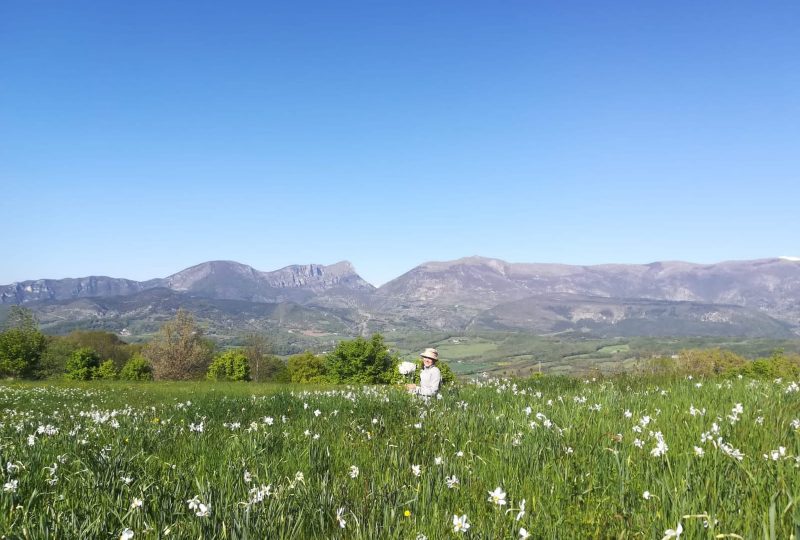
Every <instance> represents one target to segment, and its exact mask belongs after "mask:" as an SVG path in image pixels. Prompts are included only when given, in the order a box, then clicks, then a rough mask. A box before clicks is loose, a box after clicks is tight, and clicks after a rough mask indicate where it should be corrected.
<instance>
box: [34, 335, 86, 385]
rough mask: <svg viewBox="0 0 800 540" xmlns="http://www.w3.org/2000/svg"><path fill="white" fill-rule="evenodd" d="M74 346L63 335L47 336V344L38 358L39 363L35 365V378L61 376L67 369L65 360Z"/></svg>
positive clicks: (70, 354)
mask: <svg viewBox="0 0 800 540" xmlns="http://www.w3.org/2000/svg"><path fill="white" fill-rule="evenodd" d="M76 348H77V347H75V346H74V345H73V344H72V343H71V342H69V341H67V340H66V339H64V337H63V336H48V339H47V346H46V347H45V350H44V352H43V353H42V357H41V358H40V359H39V365H38V366H37V367H36V375H35V376H36V378H37V379H53V378H60V377H63V376H64V373H65V372H66V371H67V360H69V357H70V356H72V353H73V352H74V351H75V349H76Z"/></svg>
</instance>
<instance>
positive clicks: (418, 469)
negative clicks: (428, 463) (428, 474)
mask: <svg viewBox="0 0 800 540" xmlns="http://www.w3.org/2000/svg"><path fill="white" fill-rule="evenodd" d="M411 472H412V473H413V474H414V476H419V475H421V474H422V467H421V466H419V465H412V466H411Z"/></svg>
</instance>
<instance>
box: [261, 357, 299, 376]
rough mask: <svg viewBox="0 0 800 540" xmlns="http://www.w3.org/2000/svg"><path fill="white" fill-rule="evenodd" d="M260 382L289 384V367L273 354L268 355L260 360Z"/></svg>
mask: <svg viewBox="0 0 800 540" xmlns="http://www.w3.org/2000/svg"><path fill="white" fill-rule="evenodd" d="M261 380H262V381H270V382H280V383H286V382H291V380H292V377H291V375H289V367H288V366H287V365H286V362H284V361H283V360H281V359H280V357H278V356H275V355H274V354H268V355H266V356H264V358H263V359H262V360H261Z"/></svg>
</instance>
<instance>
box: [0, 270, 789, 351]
mask: <svg viewBox="0 0 800 540" xmlns="http://www.w3.org/2000/svg"><path fill="white" fill-rule="evenodd" d="M14 304H21V305H25V306H27V307H29V308H31V309H32V310H33V311H34V312H35V313H36V314H37V316H38V317H39V320H40V322H41V324H42V327H43V328H44V329H45V330H46V331H49V332H52V333H64V332H68V331H70V330H73V329H77V328H94V329H97V328H102V329H107V330H110V331H115V332H119V333H121V334H123V335H130V336H132V337H133V338H134V339H135V338H137V337H143V336H146V335H148V334H150V333H152V332H153V331H154V330H155V329H157V328H158V326H160V324H162V323H163V321H164V320H167V319H169V318H171V317H172V316H174V313H175V311H176V310H177V309H178V308H181V307H183V308H185V309H188V310H189V311H191V312H193V313H194V314H195V316H196V317H197V318H198V320H199V321H200V322H201V323H202V324H204V325H205V327H206V328H207V331H208V333H209V334H212V335H215V336H218V337H223V338H225V337H228V338H230V337H232V336H236V335H240V334H242V333H244V332H248V331H268V332H272V333H293V334H296V335H302V336H308V337H314V336H326V335H335V334H338V335H348V336H353V335H362V334H367V333H370V332H373V331H381V332H391V331H398V330H403V331H406V330H418V331H448V332H456V333H458V332H468V331H496V330H502V331H513V332H529V333H536V334H552V333H559V332H567V333H580V334H581V335H587V336H597V337H611V336H634V335H637V336H743V337H771V338H790V337H797V336H798V335H800V261H797V260H794V259H790V258H773V259H760V260H751V261H727V262H720V263H717V264H694V263H687V262H654V263H651V264H644V265H633V264H608V265H594V266H576V265H565V264H523V263H508V262H505V261H502V260H499V259H491V258H485V257H467V258H463V259H458V260H455V261H447V262H428V263H424V264H421V265H419V266H417V267H415V268H413V269H412V270H410V271H408V272H406V273H405V274H403V275H401V276H399V277H397V278H395V279H393V280H391V281H389V282H388V283H386V284H384V285H382V286H381V287H377V288H376V287H374V286H372V285H371V284H369V283H367V282H366V281H365V280H364V279H362V278H361V277H360V276H359V275H358V273H357V272H356V270H355V269H354V268H353V266H352V265H351V264H350V263H349V262H346V261H343V262H339V263H336V264H333V265H327V266H326V265H319V264H308V265H293V266H287V267H286V268H281V269H279V270H275V271H268V272H264V271H260V270H256V269H255V268H252V267H250V266H247V265H244V264H241V263H237V262H232V261H211V262H205V263H202V264H199V265H196V266H192V267H190V268H187V269H185V270H182V271H180V272H178V273H176V274H173V275H170V276H167V277H165V278H157V279H151V280H148V281H133V280H129V279H121V278H111V277H105V276H89V277H85V278H69V279H40V280H30V281H23V282H17V283H12V284H10V285H5V286H0V305H4V306H6V307H7V306H9V305H14Z"/></svg>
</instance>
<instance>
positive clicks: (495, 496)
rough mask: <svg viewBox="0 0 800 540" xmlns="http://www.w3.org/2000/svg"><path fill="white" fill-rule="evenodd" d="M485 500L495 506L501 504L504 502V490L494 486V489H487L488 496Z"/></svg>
mask: <svg viewBox="0 0 800 540" xmlns="http://www.w3.org/2000/svg"><path fill="white" fill-rule="evenodd" d="M486 500H487V501H489V502H490V503H494V504H496V505H497V506H503V505H504V504H506V492H505V491H503V489H502V488H500V487H498V488H495V490H494V491H489V498H488V499H486Z"/></svg>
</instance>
